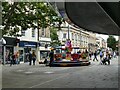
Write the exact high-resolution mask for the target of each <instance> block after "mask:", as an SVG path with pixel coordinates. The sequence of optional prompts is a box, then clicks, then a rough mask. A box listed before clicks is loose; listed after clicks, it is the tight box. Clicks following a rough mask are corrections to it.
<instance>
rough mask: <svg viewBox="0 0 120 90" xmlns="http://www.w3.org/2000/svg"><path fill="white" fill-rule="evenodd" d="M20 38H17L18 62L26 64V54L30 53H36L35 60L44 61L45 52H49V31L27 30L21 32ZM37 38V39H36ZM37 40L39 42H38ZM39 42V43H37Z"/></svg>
mask: <svg viewBox="0 0 120 90" xmlns="http://www.w3.org/2000/svg"><path fill="white" fill-rule="evenodd" d="M21 34H22V37H19V39H20V43H19V53H20V60H21V61H24V62H27V61H28V53H29V52H30V51H32V52H33V51H34V52H36V55H37V60H38V61H40V60H44V59H45V57H46V55H47V52H48V51H50V42H51V39H50V31H49V29H40V30H39V34H38V29H32V28H30V29H27V30H24V31H21ZM38 36H39V39H38ZM38 40H39V41H38ZM38 42H39V43H38Z"/></svg>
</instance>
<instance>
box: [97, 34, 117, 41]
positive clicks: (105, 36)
mask: <svg viewBox="0 0 120 90" xmlns="http://www.w3.org/2000/svg"><path fill="white" fill-rule="evenodd" d="M96 36H100V37H102V38H103V39H104V40H106V41H107V38H108V37H109V36H108V35H103V34H96ZM114 37H115V38H116V40H118V36H114Z"/></svg>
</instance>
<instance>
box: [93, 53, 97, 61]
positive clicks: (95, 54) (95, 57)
mask: <svg viewBox="0 0 120 90" xmlns="http://www.w3.org/2000/svg"><path fill="white" fill-rule="evenodd" d="M95 59H96V60H97V61H98V59H97V51H95V52H94V59H93V61H95Z"/></svg>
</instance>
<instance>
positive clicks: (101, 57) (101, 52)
mask: <svg viewBox="0 0 120 90" xmlns="http://www.w3.org/2000/svg"><path fill="white" fill-rule="evenodd" d="M103 56H104V54H103V51H100V61H102V59H103Z"/></svg>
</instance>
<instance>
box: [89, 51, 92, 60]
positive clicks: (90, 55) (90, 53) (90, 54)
mask: <svg viewBox="0 0 120 90" xmlns="http://www.w3.org/2000/svg"><path fill="white" fill-rule="evenodd" d="M89 57H90V60H91V57H92V52H91V51H89Z"/></svg>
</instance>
